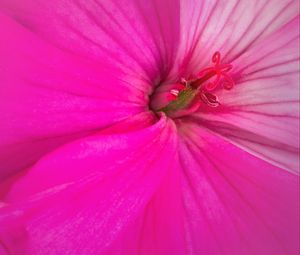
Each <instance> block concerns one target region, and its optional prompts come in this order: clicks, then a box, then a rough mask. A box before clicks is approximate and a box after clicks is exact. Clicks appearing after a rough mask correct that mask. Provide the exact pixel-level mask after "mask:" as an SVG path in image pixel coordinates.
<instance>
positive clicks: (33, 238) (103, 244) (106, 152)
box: [0, 117, 178, 255]
mask: <svg viewBox="0 0 300 255" xmlns="http://www.w3.org/2000/svg"><path fill="white" fill-rule="evenodd" d="M176 150H177V135H176V132H175V126H174V123H173V122H172V121H170V120H168V119H166V117H162V118H161V119H160V121H159V122H157V123H156V124H154V125H152V126H150V127H148V128H145V129H141V130H140V131H134V132H129V133H126V134H116V135H105V134H101V133H100V134H98V135H93V136H90V137H87V138H84V139H80V140H78V141H75V142H73V143H71V144H68V145H65V146H63V147H61V148H60V149H58V150H56V151H54V152H53V153H50V154H49V155H47V156H46V157H44V158H42V159H41V160H40V161H39V162H38V163H37V164H36V165H35V166H34V167H33V168H31V169H29V170H28V172H27V173H26V175H24V176H23V177H19V178H17V179H16V180H15V182H14V183H12V184H11V187H10V189H9V192H7V193H6V194H3V196H4V198H3V202H4V203H5V205H2V208H1V209H0V210H1V213H0V215H1V229H0V233H1V234H0V236H1V243H3V246H4V247H5V248H6V249H7V250H8V251H9V252H10V253H13V254H23V255H25V254H35V255H47V254H51V255H53V254H62V251H63V253H64V254H72V255H76V254H78V255H85V254H86V255H92V254H97V255H98V254H105V252H108V251H109V249H110V247H111V245H112V244H113V243H114V242H115V241H117V239H118V238H119V237H120V235H122V233H123V232H124V231H125V230H126V229H127V227H128V226H130V225H132V224H134V222H135V220H136V219H137V218H138V217H139V215H141V212H142V211H143V210H145V207H146V204H147V203H148V202H149V200H150V199H151V197H152V196H153V195H154V193H155V192H156V191H157V190H158V188H159V186H160V185H161V184H162V181H163V179H164V178H166V176H168V175H170V171H171V169H172V165H173V164H174V160H173V159H174V157H175V155H176V154H175V152H176ZM153 151H155V152H156V153H153ZM170 167H171V168H170ZM165 188H167V186H166V187H162V188H161V189H162V190H164V189H165ZM168 192H169V191H168ZM167 194H168V193H167ZM161 199H166V197H165V198H161ZM157 201H159V200H157ZM148 206H149V207H151V206H152V205H150V204H149V205H148ZM168 207H169V206H165V208H168ZM149 210H151V209H149ZM166 216H167V215H163V216H159V217H166ZM173 229H176V228H173ZM175 235H176V234H175ZM177 235H178V234H177ZM149 238H151V237H149ZM136 244H137V243H136ZM160 245H163V244H161V243H160ZM114 248H117V247H116V246H114ZM165 248H166V247H165V246H162V247H158V249H157V251H158V253H157V254H162V253H160V252H159V251H160V249H165Z"/></svg>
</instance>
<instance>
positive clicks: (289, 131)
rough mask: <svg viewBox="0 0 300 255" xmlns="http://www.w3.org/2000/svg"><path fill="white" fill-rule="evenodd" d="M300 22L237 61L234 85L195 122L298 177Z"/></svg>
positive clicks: (201, 111)
mask: <svg viewBox="0 0 300 255" xmlns="http://www.w3.org/2000/svg"><path fill="white" fill-rule="evenodd" d="M299 54H300V53H299V18H296V19H294V20H293V21H291V22H290V23H288V24H287V25H286V26H284V27H283V28H282V29H280V30H278V31H277V32H276V33H274V34H272V36H269V37H268V38H266V39H265V40H263V41H261V42H260V43H258V44H257V45H256V46H255V47H253V48H252V49H250V50H249V51H247V53H245V54H244V55H243V56H241V57H240V58H239V59H237V60H236V61H234V62H233V63H232V64H233V65H234V68H235V69H234V70H233V73H232V75H233V77H236V81H237V83H236V85H235V86H234V88H233V89H232V90H230V91H225V90H220V91H219V92H218V93H217V95H218V98H219V100H220V102H221V106H220V107H218V108H217V109H215V110H214V109H205V108H202V109H201V108H200V109H199V112H198V114H196V115H195V116H196V118H197V121H198V123H199V124H200V125H204V126H206V127H209V128H210V129H212V130H214V131H215V132H217V133H218V134H221V135H222V136H224V137H225V138H227V139H229V140H230V141H231V142H233V143H235V144H237V145H238V146H241V147H243V148H244V149H246V150H248V151H250V152H251V153H254V154H255V155H257V156H259V157H262V158H264V159H265V160H267V161H269V162H271V163H273V164H275V165H278V166H280V167H283V168H285V169H287V170H290V171H294V172H298V171H299V138H300V134H299V130H300V127H299V124H300V121H299V114H300V109H299V97H300V95H299V94H300V93H299V79H300V78H299Z"/></svg>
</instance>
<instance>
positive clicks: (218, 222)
mask: <svg viewBox="0 0 300 255" xmlns="http://www.w3.org/2000/svg"><path fill="white" fill-rule="evenodd" d="M179 133H180V134H181V135H182V139H181V141H180V143H179V152H180V159H181V162H182V185H183V186H182V189H183V201H184V206H185V212H186V214H185V222H186V232H187V239H186V240H187V241H188V243H187V247H188V248H189V253H188V254H197V255H198V254H209V255H220V254H222V255H241V254H243V255H262V254H272V255H282V254H287V255H297V254H299V179H298V177H297V176H296V175H294V174H292V173H289V172H287V171H282V170H281V169H280V168H277V167H276V166H273V165H271V164H269V163H267V162H265V161H263V160H260V159H258V158H256V157H254V156H252V155H251V154H248V153H247V152H244V151H243V150H241V149H239V148H237V147H235V146H234V145H232V144H230V143H228V142H226V141H224V140H223V139H222V138H220V137H217V136H216V135H215V134H214V133H213V132H211V131H209V130H207V129H205V128H201V127H199V126H198V125H195V124H193V123H192V122H191V123H184V125H180V127H179Z"/></svg>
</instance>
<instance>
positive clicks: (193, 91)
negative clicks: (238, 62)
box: [156, 51, 234, 117]
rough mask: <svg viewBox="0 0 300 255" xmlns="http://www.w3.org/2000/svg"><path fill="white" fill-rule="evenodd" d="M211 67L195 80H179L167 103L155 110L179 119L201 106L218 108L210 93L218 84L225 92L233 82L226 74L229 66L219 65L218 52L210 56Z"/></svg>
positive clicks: (169, 93) (213, 95) (169, 94)
mask: <svg viewBox="0 0 300 255" xmlns="http://www.w3.org/2000/svg"><path fill="white" fill-rule="evenodd" d="M212 63H213V65H212V66H211V67H208V68H205V69H203V70H201V71H200V72H199V73H198V74H197V75H196V78H194V79H191V80H185V79H184V78H182V79H181V81H180V83H175V84H174V86H172V89H170V90H169V91H168V94H167V95H166V94H164V96H165V97H166V96H168V98H169V102H168V103H167V104H166V105H165V106H163V107H161V108H159V109H158V110H156V112H160V111H161V112H164V113H165V114H167V115H168V116H170V117H179V116H183V115H187V114H189V113H192V112H194V111H196V110H197V109H198V108H199V107H200V105H201V104H203V103H204V104H205V105H207V106H209V107H218V106H219V105H220V102H219V101H218V98H217V96H216V95H215V94H213V93H212V91H214V90H215V89H216V88H217V87H218V86H219V84H222V85H223V88H224V89H226V90H230V89H232V87H233V86H234V81H233V79H232V78H231V76H229V75H228V72H229V71H230V70H231V69H232V65H231V64H223V63H221V54H220V52H218V51H217V52H215V53H214V54H213V56H212Z"/></svg>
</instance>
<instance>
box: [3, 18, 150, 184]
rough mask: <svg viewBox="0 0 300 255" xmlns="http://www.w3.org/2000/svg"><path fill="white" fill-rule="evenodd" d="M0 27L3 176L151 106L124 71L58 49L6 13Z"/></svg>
mask: <svg viewBox="0 0 300 255" xmlns="http://www.w3.org/2000/svg"><path fill="white" fill-rule="evenodd" d="M0 26H1V27H2V29H1V41H0V84H1V87H0V115H1V125H0V133H1V138H0V179H1V178H3V177H4V176H6V175H8V174H9V173H10V172H14V171H16V170H19V169H22V168H24V167H27V166H28V165H30V164H32V163H33V162H35V161H36V160H37V159H38V158H39V157H40V156H41V155H43V154H44V153H47V152H49V151H50V150H53V149H54V148H56V147H57V146H59V145H61V144H63V143H65V142H68V141H70V140H72V139H75V138H78V137H82V136H84V135H87V134H89V133H91V132H93V131H94V130H96V129H101V128H104V127H107V126H109V125H112V124H114V123H116V122H118V121H120V120H122V119H125V118H127V117H129V116H132V115H134V114H136V113H139V112H142V111H145V109H147V99H146V97H145V93H144V92H143V91H141V90H136V89H133V88H132V87H131V85H130V79H129V78H126V77H125V76H126V75H124V73H123V72H122V71H121V70H119V69H117V68H114V67H112V66H110V65H108V64H102V65H101V64H100V63H95V62H91V61H88V60H87V59H83V58H81V57H79V56H77V55H74V54H71V53H68V52H67V51H63V50H60V49H58V48H56V47H53V46H51V45H49V44H47V43H45V42H44V41H43V40H41V39H39V38H38V37H36V36H35V35H34V34H32V33H31V32H29V31H28V30H26V29H24V28H23V27H22V26H20V25H19V24H17V23H16V22H14V21H13V20H11V19H10V18H8V17H6V16H4V15H0Z"/></svg>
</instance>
